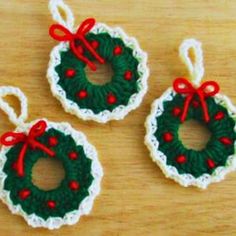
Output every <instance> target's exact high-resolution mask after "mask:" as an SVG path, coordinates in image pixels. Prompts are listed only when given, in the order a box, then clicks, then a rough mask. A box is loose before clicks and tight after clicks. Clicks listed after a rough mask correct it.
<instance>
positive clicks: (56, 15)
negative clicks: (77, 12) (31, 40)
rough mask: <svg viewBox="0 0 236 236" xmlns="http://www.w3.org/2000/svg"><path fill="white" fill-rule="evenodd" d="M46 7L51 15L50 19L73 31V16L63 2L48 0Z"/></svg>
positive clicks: (60, 0) (61, 0)
mask: <svg viewBox="0 0 236 236" xmlns="http://www.w3.org/2000/svg"><path fill="white" fill-rule="evenodd" d="M48 7H49V10H50V12H51V14H52V18H53V19H54V20H55V21H56V22H58V23H59V24H61V25H63V26H65V27H66V28H67V29H69V30H71V31H73V27H74V16H73V13H72V11H71V9H70V8H69V6H68V5H66V4H65V3H64V2H63V0H49V5H48ZM62 11H63V12H64V14H65V17H63V15H62Z"/></svg>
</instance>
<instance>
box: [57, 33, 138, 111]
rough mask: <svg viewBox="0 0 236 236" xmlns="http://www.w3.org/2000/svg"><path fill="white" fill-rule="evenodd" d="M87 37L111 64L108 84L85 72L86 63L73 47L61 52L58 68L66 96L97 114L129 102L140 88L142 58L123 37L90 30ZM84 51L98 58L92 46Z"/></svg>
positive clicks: (91, 58) (79, 105)
mask: <svg viewBox="0 0 236 236" xmlns="http://www.w3.org/2000/svg"><path fill="white" fill-rule="evenodd" d="M86 39H87V40H88V42H90V44H91V45H92V46H93V48H94V49H96V52H97V53H98V54H99V55H100V56H101V57H102V58H103V59H104V60H105V61H106V63H110V64H111V67H112V69H113V72H114V75H113V76H112V79H111V81H110V82H108V83H106V84H104V85H97V84H93V83H92V82H90V81H89V78H88V77H87V75H86V73H85V66H86V64H85V63H84V62H83V61H81V60H78V58H77V57H76V55H75V54H74V53H73V52H72V51H71V49H69V50H67V51H65V52H61V62H60V64H59V65H58V66H57V67H56V68H55V70H56V72H57V73H58V76H59V81H58V84H59V85H60V86H61V88H62V89H63V90H64V91H65V93H66V98H67V99H69V100H71V101H73V102H75V103H76V104H77V105H78V107H79V108H81V109H83V108H85V109H90V110H92V111H93V113H94V114H98V113H100V112H101V111H105V110H109V111H112V110H114V109H115V108H116V107H118V106H119V105H123V106H126V105H127V104H128V102H129V100H130V98H131V96H132V95H133V94H135V93H137V92H138V84H137V80H138V79H139V78H140V75H139V73H138V70H137V66H138V64H139V62H138V61H137V59H136V58H135V57H134V56H133V50H132V49H131V48H129V47H127V46H126V45H125V44H124V42H123V41H122V40H121V39H119V38H113V37H111V36H110V35H109V34H107V33H99V34H94V33H88V34H87V35H86ZM77 46H78V45H77ZM78 47H80V49H81V50H83V48H82V47H81V46H78ZM83 53H84V56H85V57H86V58H88V59H89V60H90V61H95V59H94V57H93V56H92V55H91V54H90V52H89V51H88V50H86V51H84V52H83Z"/></svg>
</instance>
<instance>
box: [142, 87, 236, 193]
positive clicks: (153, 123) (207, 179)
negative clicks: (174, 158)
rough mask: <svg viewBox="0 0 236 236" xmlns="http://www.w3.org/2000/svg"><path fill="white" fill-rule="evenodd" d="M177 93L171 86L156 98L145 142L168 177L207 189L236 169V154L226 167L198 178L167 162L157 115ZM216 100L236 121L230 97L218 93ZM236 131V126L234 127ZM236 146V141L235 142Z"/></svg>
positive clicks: (185, 184) (147, 124) (235, 113)
mask: <svg viewBox="0 0 236 236" xmlns="http://www.w3.org/2000/svg"><path fill="white" fill-rule="evenodd" d="M175 95H176V93H175V92H174V91H173V89H172V88H169V89H168V90H167V91H166V92H165V93H164V94H163V95H162V96H161V97H160V98H159V99H156V100H155V101H154V102H153V104H152V109H151V114H150V115H149V116H148V117H147V120H146V123H145V126H146V136H145V144H146V145H147V147H148V149H149V151H150V154H151V158H152V160H153V161H154V162H155V163H156V164H157V165H158V166H159V167H160V168H161V170H162V171H163V173H164V174H165V176H166V177H167V178H171V179H173V180H175V181H176V182H177V183H179V184H180V185H182V186H184V187H188V186H190V185H193V186H196V187H199V188H202V189H206V188H207V186H208V185H209V184H210V183H214V182H219V181H221V180H223V179H224V177H225V175H226V174H227V173H229V172H231V171H234V170H235V169H236V154H235V153H234V154H233V155H231V156H229V157H228V160H227V163H226V166H225V167H218V168H216V169H215V171H214V172H213V174H212V175H209V174H204V175H202V176H200V177H198V178H195V177H194V176H192V175H191V174H179V173H178V170H177V169H176V168H175V167H174V166H170V165H167V164H166V159H167V157H166V156H165V154H164V153H163V152H161V151H160V150H159V149H158V147H159V142H158V140H157V139H156V137H155V136H154V134H155V132H156V131H157V130H158V123H157V119H156V118H157V117H159V116H161V115H162V114H163V112H164V109H163V103H164V102H165V101H172V100H173V98H174V96H175ZM214 99H215V101H216V102H217V103H218V104H220V105H222V106H224V107H225V108H226V109H227V110H228V113H229V115H230V116H231V117H232V118H233V119H234V121H236V107H235V106H234V105H233V104H232V102H231V101H230V99H229V98H228V97H226V96H224V95H221V94H217V95H216V96H215V97H214ZM234 131H235V132H236V126H235V127H234ZM234 146H235V147H236V142H235V143H234Z"/></svg>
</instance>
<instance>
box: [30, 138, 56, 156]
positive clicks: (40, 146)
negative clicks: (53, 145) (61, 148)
mask: <svg viewBox="0 0 236 236" xmlns="http://www.w3.org/2000/svg"><path fill="white" fill-rule="evenodd" d="M34 148H38V149H41V150H42V151H44V152H45V153H47V154H48V155H49V156H51V157H53V156H55V152H54V151H52V150H50V149H49V148H47V147H46V146H44V145H43V144H41V143H39V142H37V141H35V142H34Z"/></svg>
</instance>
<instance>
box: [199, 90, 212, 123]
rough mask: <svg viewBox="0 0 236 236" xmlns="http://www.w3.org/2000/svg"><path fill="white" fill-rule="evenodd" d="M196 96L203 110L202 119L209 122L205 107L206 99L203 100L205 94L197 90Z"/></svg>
mask: <svg viewBox="0 0 236 236" xmlns="http://www.w3.org/2000/svg"><path fill="white" fill-rule="evenodd" d="M198 96H199V98H200V102H201V104H202V110H203V115H204V120H205V121H206V122H209V121H210V117H209V113H208V108H207V104H206V101H205V96H204V94H203V93H201V92H200V93H199V92H198Z"/></svg>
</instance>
